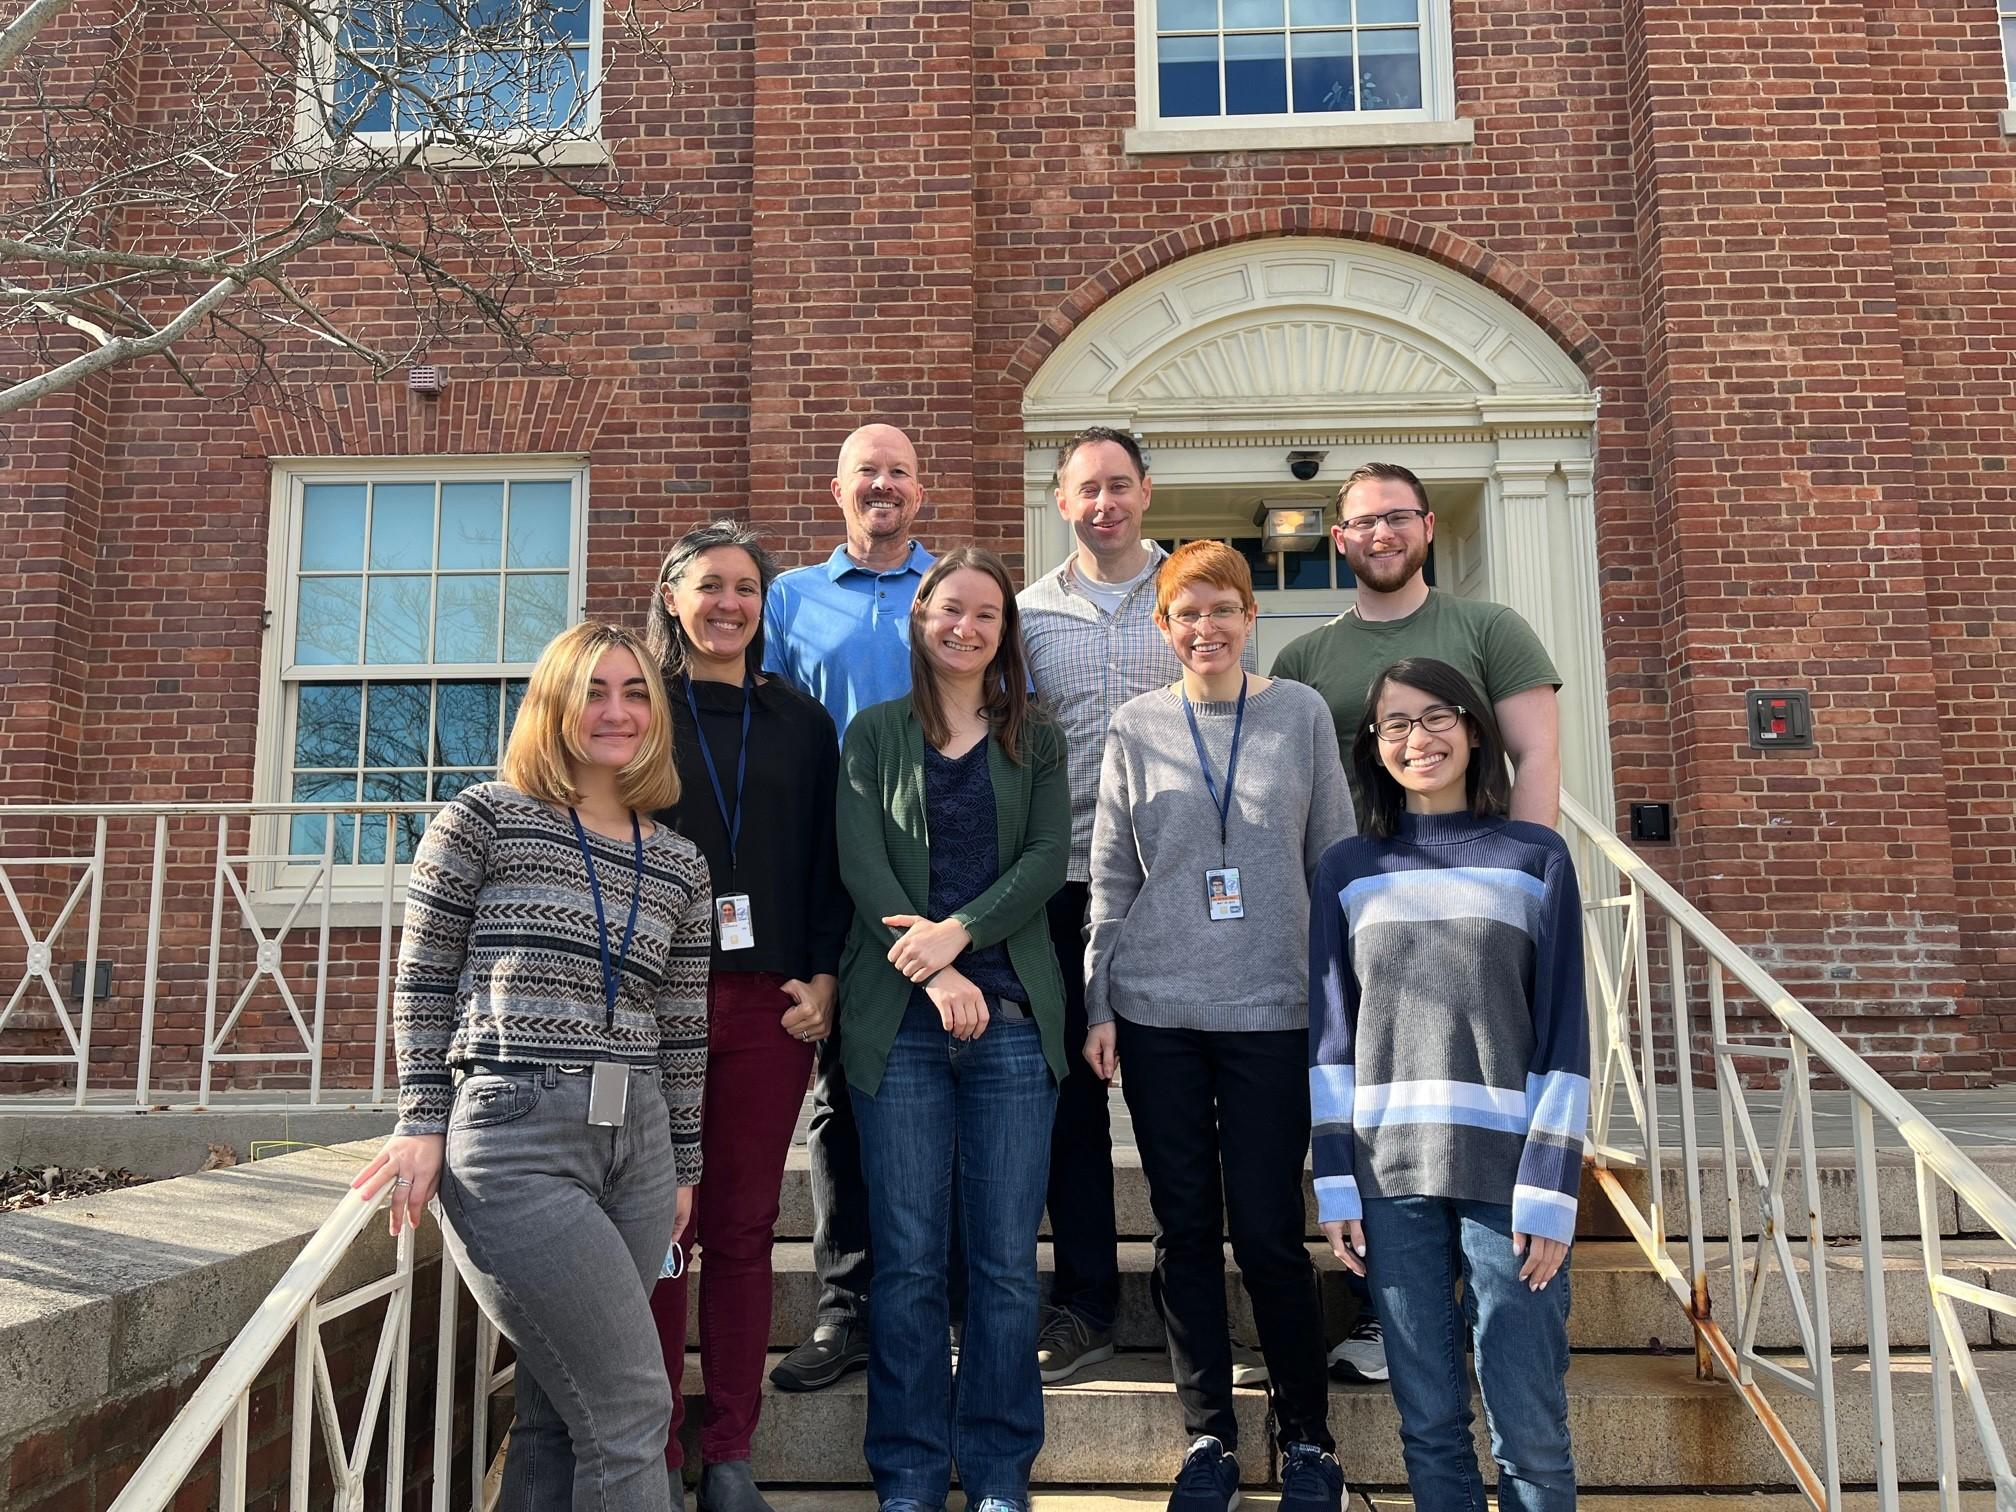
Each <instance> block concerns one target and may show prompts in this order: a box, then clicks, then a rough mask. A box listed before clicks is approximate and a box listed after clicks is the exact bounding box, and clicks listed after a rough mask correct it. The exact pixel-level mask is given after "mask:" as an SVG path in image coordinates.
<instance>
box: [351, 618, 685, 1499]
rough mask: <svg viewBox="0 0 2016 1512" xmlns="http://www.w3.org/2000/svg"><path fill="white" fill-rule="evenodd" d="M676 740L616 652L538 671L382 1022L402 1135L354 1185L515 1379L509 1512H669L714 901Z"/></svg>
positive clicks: (653, 689)
mask: <svg viewBox="0 0 2016 1512" xmlns="http://www.w3.org/2000/svg"><path fill="white" fill-rule="evenodd" d="M671 738H672V737H671V720H670V715H669V712H668V709H667V706H666V702H665V692H664V688H663V685H662V684H661V683H660V682H659V679H658V677H657V675H656V672H655V669H653V668H652V665H651V659H650V656H649V653H648V652H646V651H645V649H644V647H643V644H642V643H641V642H640V641H639V640H638V639H637V638H636V637H635V636H633V635H631V634H630V633H629V632H628V631H624V630H618V629H614V628H611V627H609V626H606V625H596V624H584V625H577V626H575V627H574V628H573V629H572V630H569V631H567V632H566V633H565V634H563V635H561V636H559V637H558V638H556V639H555V640H554V642H553V643H552V644H551V645H550V646H548V647H547V648H546V651H545V654H544V655H542V656H541V657H540V659H539V665H538V666H537V667H536V668H535V669H534V670H533V673H532V680H531V683H530V686H529V687H528V688H527V690H526V694H525V703H524V706H523V708H522V709H520V711H519V714H518V720H517V724H516V725H515V727H514V728H513V729H512V732H511V743H510V745H509V747H508V748H507V749H506V751H505V755H504V768H503V780H502V781H501V782H486V783H483V784H481V785H480V786H477V787H473V788H470V789H468V790H467V791H466V792H464V793H461V794H459V795H458V796H457V797H456V798H455V799H454V801H452V802H451V803H449V805H448V806H447V807H446V808H445V809H443V810H442V811H441V812H440V813H439V814H437V815H436V816H435V818H434V821H433V823H432V824H431V825H429V826H428V830H427V834H426V837H425V838H424V839H423V840H422V841H421V842H420V848H419V852H418V854H417V855H415V856H414V858H413V870H412V874H411V876H410V878H409V879H408V882H407V885H406V927H405V933H404V935H403V936H402V940H401V945H400V951H399V978H398V988H397V993H396V997H395V1000H394V1006H393V1020H394V1026H395V1028H396V1029H397V1031H398V1037H399V1124H398V1127H397V1129H396V1131H395V1132H394V1134H393V1137H392V1138H391V1139H390V1140H389V1141H387V1143H386V1145H385V1148H384V1150H383V1151H382V1152H381V1153H380V1154H379V1156H378V1158H377V1159H376V1160H375V1161H373V1162H372V1164H371V1165H370V1166H369V1167H368V1168H367V1169H366V1170H365V1172H364V1173H363V1175H361V1176H360V1177H359V1178H358V1181H357V1184H358V1185H359V1186H364V1187H370V1188H373V1189H375V1188H376V1187H377V1185H378V1184H379V1183H380V1182H382V1181H384V1180H386V1179H388V1178H389V1179H390V1180H391V1181H392V1182H393V1185H394V1188H395V1190H394V1192H393V1195H392V1230H393V1232H394V1233H397V1232H398V1231H399V1229H400V1227H401V1226H402V1225H404V1224H411V1223H414V1222H417V1221H418V1219H419V1216H420V1212H421V1210H422V1209H423V1208H424V1207H425V1206H426V1204H427V1201H428V1199H429V1198H430V1197H432V1196H433V1195H434V1193H435V1189H436V1186H437V1184H438V1186H439V1190H440V1197H441V1209H442V1214H443V1216H444V1218H445V1219H446V1222H445V1225H444V1229H443V1239H444V1241H445V1242H446V1244H447V1245H448V1248H449V1250H450V1251H451V1252H452V1253H453V1254H454V1256H455V1259H456V1261H457V1263H458V1264H459V1265H460V1266H461V1267H462V1271H463V1274H464V1275H465V1276H466V1277H467V1279H468V1282H469V1286H470V1290H471V1291H472V1292H474V1293H475V1295H476V1299H477V1301H478V1302H479V1303H480V1304H481V1305H482V1307H483V1310H484V1311H485V1312H486V1313H487V1314H489V1316H490V1317H491V1319H492V1320H494V1321H495V1323H496V1324H497V1326H498V1328H499V1329H500V1330H501V1331H502V1332H503V1334H504V1336H505V1337H506V1338H508V1339H510V1341H511V1343H512V1345H513V1347H514V1348H515V1349H516V1351H517V1356H518V1367H519V1369H518V1418H517V1422H516V1423H515V1424H514V1425H513V1427H512V1430H511V1450H510V1455H509V1457H508V1459H507V1460H506V1462H505V1468H504V1496H503V1501H504V1504H505V1505H506V1506H513V1507H538V1508H553V1507H567V1506H572V1507H574V1508H577V1509H579V1508H586V1507H594V1508H597V1509H601V1512H665V1509H667V1508H675V1507H683V1505H684V1497H683V1494H682V1493H681V1492H680V1490H679V1487H678V1485H677V1483H676V1482H672V1481H670V1480H668V1478H667V1476H666V1473H665V1431H666V1424H667V1423H668V1422H669V1421H670V1418H671V1413H672V1395H671V1393H672V1390H673V1387H672V1384H671V1383H669V1382H668V1381H667V1379H666V1372H665V1364H664V1360H663V1358H662V1356H661V1355H660V1352H659V1349H658V1340H657V1335H656V1333H655V1331H654V1330H653V1328H652V1326H651V1306H650V1300H649V1298H650V1288H651V1286H652V1285H653V1284H654V1282H655V1281H656V1279H657V1276H658V1272H659V1267H660V1266H661V1265H662V1263H663V1262H664V1259H665V1255H666V1250H667V1247H668V1245H669V1244H670V1243H671V1242H672V1240H673V1238H674V1236H675V1235H676V1234H679V1233H683V1232H684V1230H685V1226H686V1221H687V1218H688V1215H689V1213H690V1212H691V1208H692V1197H693V1188H694V1186H695V1184H697V1183H698V1181H699V1180H700V1089H701V1084H702V1082H703V1081H704V1079H705V1077H706V1071H707V997H706V992H707V955H708V942H709V935H710V928H711V922H712V921H711V918H710V914H711V910H712V906H713V903H712V896H711V893H710V891H709V887H708V874H707V865H706V862H704V861H703V860H701V858H700V856H699V854H698V853H697V852H696V851H695V850H694V848H693V846H692V844H691V843H690V842H688V841H686V840H684V839H682V838H680V837H679V836H678V835H675V834H674V833H673V832H672V831H671V830H669V829H666V828H663V827H662V826H658V825H654V824H653V823H652V822H651V821H650V819H649V818H648V817H646V816H647V815H649V814H650V813H651V812H652V811H653V810H656V809H661V808H665V807H667V806H669V805H670V804H671V803H672V802H674V800H675V799H676V798H677V797H678V778H677V775H676V773H675V769H674V767H673V764H672V761H671Z"/></svg>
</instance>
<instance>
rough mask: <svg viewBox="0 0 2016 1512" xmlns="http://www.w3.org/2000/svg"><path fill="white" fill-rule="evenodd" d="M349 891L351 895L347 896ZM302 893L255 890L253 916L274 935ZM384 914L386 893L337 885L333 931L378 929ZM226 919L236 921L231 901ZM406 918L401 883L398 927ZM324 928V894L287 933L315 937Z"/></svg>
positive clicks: (395, 916)
mask: <svg viewBox="0 0 2016 1512" xmlns="http://www.w3.org/2000/svg"><path fill="white" fill-rule="evenodd" d="M346 893H348V894H349V896H347V897H346V896H345V894H346ZM300 896H301V894H300V893H298V892H277V891H276V892H263V893H255V894H253V897H252V918H253V920H254V922H256V923H257V924H258V926H259V927H260V928H261V929H263V930H264V931H266V933H267V934H269V935H270V934H271V933H272V932H273V931H274V930H276V929H278V928H279V927H280V926H281V925H282V924H285V923H286V922H287V916H288V915H289V914H291V913H293V912H294V904H295V901H296V900H297V899H298V898H299V897H300ZM384 917H385V904H384V894H383V893H381V892H379V891H378V890H376V889H373V890H372V891H371V893H370V895H369V896H368V897H366V896H364V892H363V889H361V888H358V889H352V888H344V887H339V888H337V889H336V896H335V897H334V898H333V899H331V900H330V903H329V928H330V930H331V931H332V932H333V931H335V930H338V929H374V930H375V929H376V928H377V927H378V926H379V923H380V922H381V921H382V920H383V919H384ZM225 921H226V925H227V927H229V925H230V924H231V923H233V922H234V920H233V918H232V910H231V909H230V907H229V906H228V905H227V907H226V909H225ZM405 921H406V889H405V887H404V886H401V887H400V888H399V890H398V891H397V892H395V893H394V894H393V895H392V927H393V928H394V929H397V928H398V927H399V926H400V925H401V924H403V923H405ZM321 929H322V900H321V898H320V897H315V898H311V899H310V900H309V901H308V905H307V907H305V908H303V909H302V910H301V912H300V913H299V914H297V915H295V918H294V927H293V928H292V929H290V930H288V932H287V934H288V938H289V939H294V940H304V939H305V940H312V939H314V938H315V936H316V935H317V934H319V933H320V932H321Z"/></svg>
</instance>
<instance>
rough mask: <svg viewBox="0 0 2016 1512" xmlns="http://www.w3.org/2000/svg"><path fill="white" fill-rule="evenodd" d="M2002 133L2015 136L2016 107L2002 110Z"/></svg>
mask: <svg viewBox="0 0 2016 1512" xmlns="http://www.w3.org/2000/svg"><path fill="white" fill-rule="evenodd" d="M2002 135H2004V136H2016V107H2012V108H2010V109H2008V110H2005V111H2003V112H2002Z"/></svg>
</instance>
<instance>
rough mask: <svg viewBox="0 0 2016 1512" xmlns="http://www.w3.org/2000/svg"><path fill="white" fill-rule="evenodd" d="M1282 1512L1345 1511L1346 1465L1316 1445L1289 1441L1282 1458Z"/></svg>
mask: <svg viewBox="0 0 2016 1512" xmlns="http://www.w3.org/2000/svg"><path fill="white" fill-rule="evenodd" d="M1280 1506H1281V1512H1342V1508H1343V1506H1344V1467H1343V1466H1341V1465H1339V1464H1338V1463H1337V1457H1336V1456H1335V1455H1332V1454H1325V1453H1324V1452H1323V1451H1322V1450H1321V1449H1318V1448H1317V1447H1316V1446H1315V1445H1314V1444H1290V1445H1289V1446H1288V1453H1287V1456H1286V1457H1285V1458H1284V1459H1283V1460H1282V1461H1281V1503H1280Z"/></svg>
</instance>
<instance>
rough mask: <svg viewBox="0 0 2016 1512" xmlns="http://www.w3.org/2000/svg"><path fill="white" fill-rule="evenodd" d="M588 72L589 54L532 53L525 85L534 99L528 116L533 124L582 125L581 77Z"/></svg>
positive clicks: (529, 107) (529, 55) (552, 125)
mask: <svg viewBox="0 0 2016 1512" xmlns="http://www.w3.org/2000/svg"><path fill="white" fill-rule="evenodd" d="M587 72H588V54H587V51H586V50H585V49H583V50H581V51H577V52H544V53H528V54H527V55H526V65H525V89H526V93H527V94H528V95H529V96H530V99H531V103H530V104H529V106H528V107H527V119H528V121H529V123H530V124H531V125H533V126H547V127H558V126H579V125H580V123H581V81H582V79H583V78H584V77H585V76H586V75H587Z"/></svg>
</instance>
